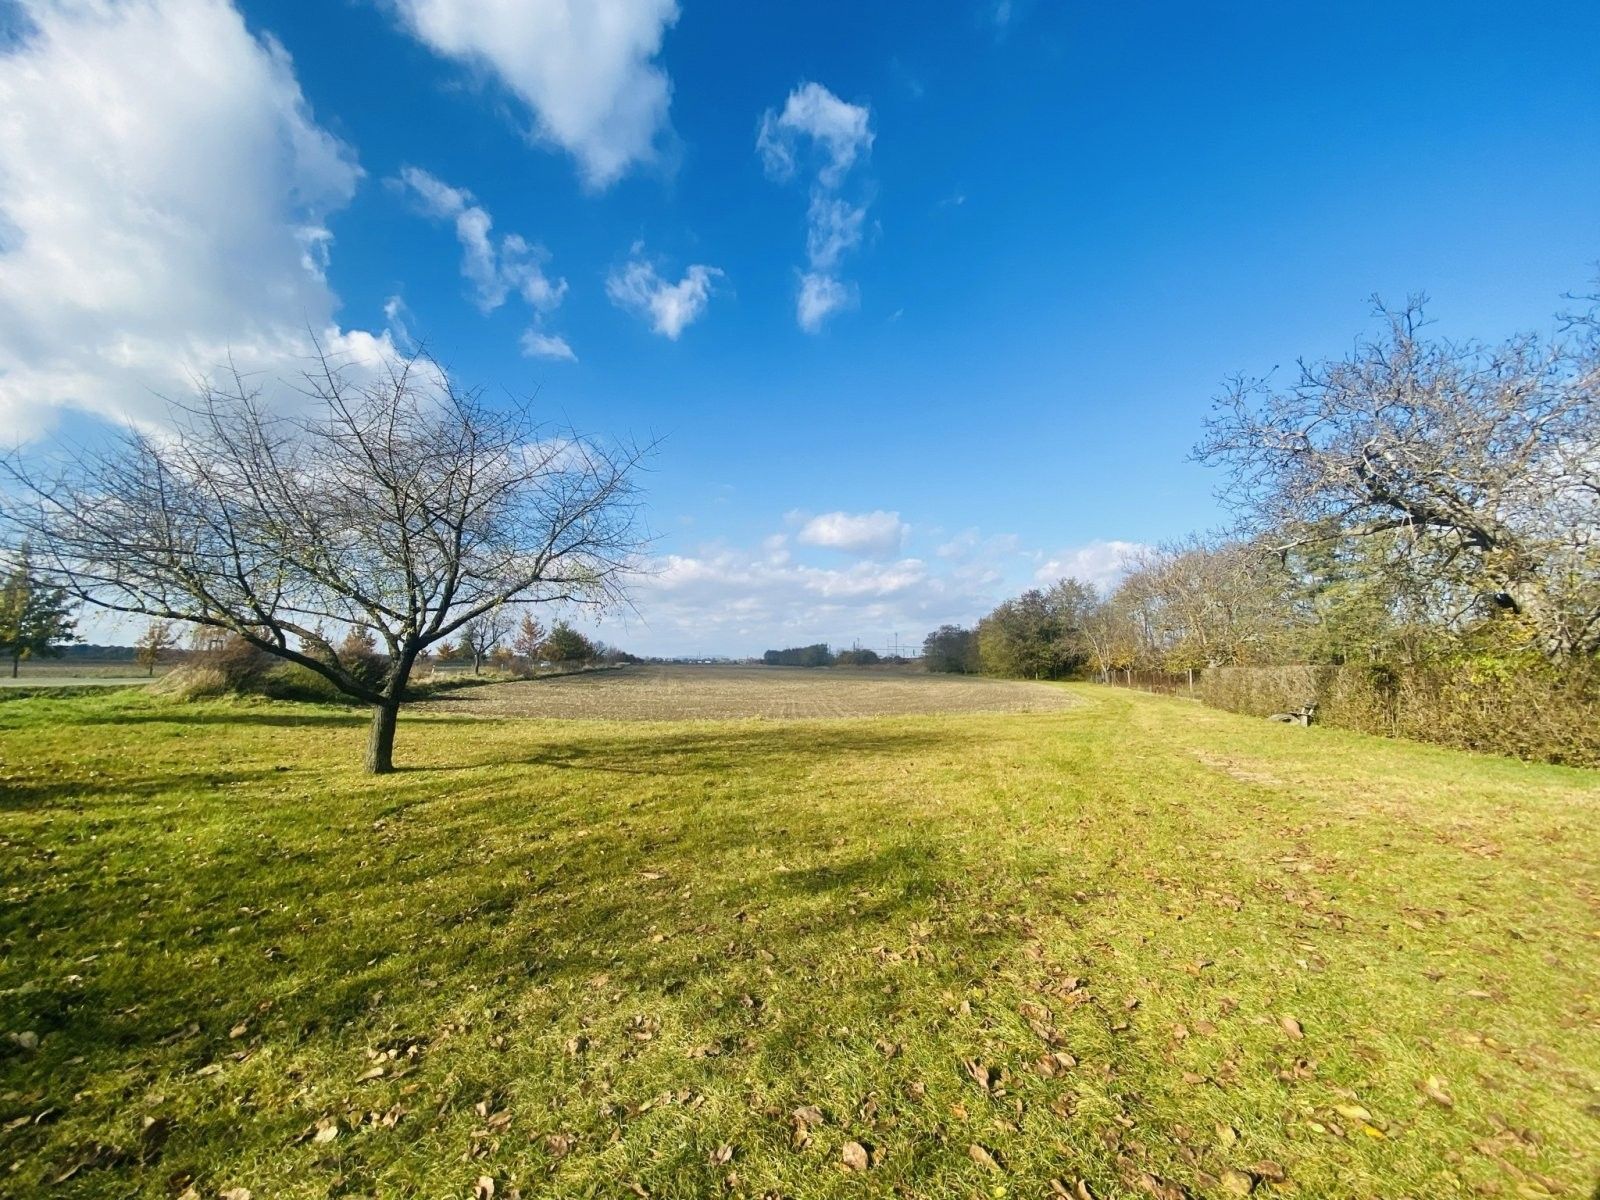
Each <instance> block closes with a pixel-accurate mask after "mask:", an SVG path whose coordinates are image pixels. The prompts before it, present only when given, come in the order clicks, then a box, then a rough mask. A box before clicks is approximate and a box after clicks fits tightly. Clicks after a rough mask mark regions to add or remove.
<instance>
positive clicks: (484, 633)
mask: <svg viewBox="0 0 1600 1200" xmlns="http://www.w3.org/2000/svg"><path fill="white" fill-rule="evenodd" d="M510 630H511V613H510V612H509V611H508V610H506V609H500V608H497V609H491V610H490V611H489V612H486V613H484V614H483V615H482V616H480V617H475V618H474V619H473V620H471V621H468V622H467V623H466V624H465V625H463V626H462V627H461V648H462V650H463V651H464V652H465V653H466V655H467V657H469V658H471V659H472V673H473V674H474V675H480V674H482V673H483V664H484V663H485V662H486V661H487V660H488V659H489V658H490V656H492V655H493V654H494V652H495V650H496V648H497V647H498V646H499V645H500V643H501V642H502V641H503V640H504V639H505V636H506V634H507V633H508V632H510Z"/></svg>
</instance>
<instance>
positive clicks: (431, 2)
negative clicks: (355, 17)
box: [391, 0, 678, 188]
mask: <svg viewBox="0 0 1600 1200" xmlns="http://www.w3.org/2000/svg"><path fill="white" fill-rule="evenodd" d="M391 3H392V5H393V9H394V11H395V13H396V14H397V15H398V16H399V18H400V23H401V25H402V26H403V27H404V28H405V29H406V30H407V31H408V32H409V33H410V34H411V35H412V36H413V37H415V38H416V39H417V40H418V41H420V42H422V43H423V44H424V45H425V46H427V47H428V48H429V49H431V50H432V51H433V52H434V53H436V54H438V55H440V56H442V57H444V58H448V59H451V60H453V61H455V62H459V63H462V64H464V65H466V66H468V67H471V68H473V69H474V70H478V71H482V72H485V73H487V74H489V75H491V76H492V77H494V78H495V79H497V80H499V81H500V82H501V83H502V84H503V85H504V86H505V87H507V88H508V89H509V90H510V91H511V92H512V93H513V94H514V95H515V96H516V97H517V98H518V99H520V100H521V101H522V103H523V104H525V105H526V106H527V108H528V110H529V112H530V114H531V116H532V118H533V125H532V128H531V130H530V131H529V132H530V134H531V136H533V137H534V138H535V139H537V140H538V141H541V142H545V143H548V144H551V145H555V146H559V147H560V148H561V149H563V150H565V151H567V152H568V153H569V154H571V155H572V156H573V158H574V159H576V160H577V163H578V169H579V173H580V175H581V176H582V178H583V180H584V182H585V183H586V184H587V185H588V186H590V187H593V188H604V187H606V186H607V185H609V184H611V183H613V182H615V181H616V180H617V179H618V178H620V177H621V176H622V175H623V174H624V173H625V172H626V171H627V170H628V169H629V167H631V166H632V165H633V164H634V163H637V162H648V161H650V160H652V159H653V158H654V157H655V141H656V137H657V135H658V134H659V133H660V132H661V131H662V129H664V128H665V126H666V124H667V108H668V104H669V102H670V100H671V95H672V85H671V82H670V80H669V79H668V78H667V74H666V72H665V71H663V70H662V69H661V68H660V67H659V66H657V65H656V64H655V61H654V60H655V58H656V56H657V55H658V54H659V53H660V51H661V41H662V38H663V36H664V35H665V33H666V30H667V29H668V27H669V26H671V25H672V24H673V23H674V22H675V21H676V20H677V19H678V5H677V3H676V0H391Z"/></svg>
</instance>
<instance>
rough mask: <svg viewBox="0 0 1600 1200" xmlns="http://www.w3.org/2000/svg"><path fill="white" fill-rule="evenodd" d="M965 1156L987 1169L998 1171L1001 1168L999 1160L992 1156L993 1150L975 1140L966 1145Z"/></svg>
mask: <svg viewBox="0 0 1600 1200" xmlns="http://www.w3.org/2000/svg"><path fill="white" fill-rule="evenodd" d="M967 1157H968V1158H970V1159H971V1160H972V1161H973V1162H975V1163H977V1164H978V1165H979V1166H980V1167H983V1168H985V1169H987V1170H990V1171H998V1170H1000V1169H1001V1167H1000V1160H999V1159H998V1158H996V1157H995V1156H994V1151H993V1150H990V1149H989V1148H988V1147H987V1146H980V1145H978V1143H977V1142H973V1143H972V1145H970V1146H968V1147H967Z"/></svg>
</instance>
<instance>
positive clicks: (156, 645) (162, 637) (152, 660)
mask: <svg viewBox="0 0 1600 1200" xmlns="http://www.w3.org/2000/svg"><path fill="white" fill-rule="evenodd" d="M177 644H178V629H177V626H175V625H174V624H173V623H172V622H171V621H151V622H150V623H149V624H148V625H146V626H145V627H144V632H143V633H141V634H140V635H139V640H138V641H137V642H135V643H134V659H135V660H136V661H137V662H138V664H139V665H140V666H141V667H143V668H144V669H145V673H146V674H148V675H152V676H153V675H155V673H156V665H157V664H158V663H160V661H161V656H162V655H163V654H165V653H166V652H167V651H168V650H171V649H172V648H173V647H174V646H176V645H177Z"/></svg>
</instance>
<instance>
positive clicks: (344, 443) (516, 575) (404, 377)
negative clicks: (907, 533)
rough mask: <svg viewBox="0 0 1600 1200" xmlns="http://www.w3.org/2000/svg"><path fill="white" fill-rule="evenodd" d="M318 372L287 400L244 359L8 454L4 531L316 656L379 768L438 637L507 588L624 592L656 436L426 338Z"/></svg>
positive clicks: (112, 599)
mask: <svg viewBox="0 0 1600 1200" xmlns="http://www.w3.org/2000/svg"><path fill="white" fill-rule="evenodd" d="M301 390H302V391H303V392H304V393H305V395H306V400H307V402H306V403H305V404H301V405H298V406H294V407H292V408H290V409H288V410H285V409H283V408H281V407H279V406H276V405H270V404H267V403H265V402H264V401H263V400H262V398H261V396H260V395H259V393H258V392H257V391H256V390H254V389H253V387H252V386H251V385H249V384H247V383H246V382H245V381H244V380H243V379H242V378H241V377H239V376H237V375H235V376H233V377H231V378H230V379H228V380H227V381H225V382H224V383H222V384H221V385H216V386H214V385H212V384H209V383H207V384H203V385H202V386H201V387H200V388H199V389H198V391H197V394H196V395H195V397H194V398H193V399H192V400H191V401H189V402H188V403H187V404H185V405H182V406H174V408H173V410H172V424H171V426H170V427H169V428H168V429H165V430H163V431H161V432H159V433H157V432H153V431H143V430H139V429H136V428H132V427H129V428H128V429H126V430H124V431H122V433H121V434H120V436H118V437H112V438H110V439H108V440H105V441H103V442H101V443H98V444H97V445H96V446H95V447H93V448H90V449H84V450H79V451H76V452H67V453H65V454H64V455H63V456H61V457H58V458H56V459H55V460H54V461H50V460H42V459H40V458H37V457H35V456H33V455H29V456H27V457H24V456H23V455H22V454H21V453H13V454H11V455H8V456H0V479H3V480H4V481H5V482H6V483H7V484H8V485H9V486H8V487H7V489H6V491H7V493H8V494H7V495H6V497H5V499H4V500H3V501H0V544H5V543H9V544H11V545H13V546H15V545H18V544H19V543H21V542H22V541H24V540H29V541H31V542H32V544H33V545H34V547H35V548H36V549H37V551H38V553H39V559H40V562H41V563H42V564H43V566H42V569H41V580H42V586H44V587H46V588H47V589H50V591H49V594H52V595H58V594H64V595H65V596H66V597H67V598H69V599H72V600H75V601H80V602H87V603H91V604H95V605H99V606H101V607H103V608H106V609H109V610H112V611H115V612H124V613H137V614H141V615H144V616H147V617H153V618H156V619H157V620H176V621H187V622H191V623H194V624H197V625H205V626H210V627H212V628H217V629H223V630H227V631H230V632H231V633H233V634H235V635H237V636H238V637H239V638H241V639H243V640H244V641H245V642H247V643H249V644H250V645H252V646H254V647H256V648H258V649H259V650H260V651H263V652H265V653H267V654H271V655H275V656H277V657H279V658H283V659H287V660H289V661H291V662H295V663H298V664H300V665H301V666H303V667H305V668H307V669H308V670H311V671H314V672H316V673H317V674H319V675H321V676H322V677H323V678H325V679H326V680H327V681H328V682H329V683H330V684H332V685H333V686H334V687H335V688H337V689H338V690H339V691H340V692H342V693H344V694H345V695H348V696H350V697H352V698H354V699H356V700H359V701H362V702H364V703H366V704H368V705H370V706H371V709H372V725H371V731H370V734H369V737H368V743H367V755H366V765H367V769H368V770H369V771H373V772H382V771H389V770H392V769H393V755H394V734H395V724H396V718H397V717H398V715H399V711H400V707H401V704H402V703H403V701H404V700H405V697H406V685H407V682H408V680H409V679H410V676H411V670H412V667H413V665H414V664H415V663H416V662H417V660H418V658H419V657H420V655H421V654H422V652H423V651H424V650H425V649H427V648H428V647H429V646H431V645H433V644H434V643H436V642H440V641H443V640H445V639H447V638H451V637H454V636H456V635H457V634H458V633H459V632H460V631H461V629H462V627H463V626H465V625H467V624H468V623H469V622H472V621H474V620H477V619H479V618H482V617H484V616H485V615H486V614H489V613H491V612H494V611H495V610H497V609H500V608H502V607H504V606H506V605H508V604H522V603H547V602H550V603H556V602H559V603H575V604H592V605H596V606H601V605H604V604H607V603H610V602H613V601H615V600H617V599H619V598H620V596H621V591H622V580H623V579H624V578H625V572H626V571H627V570H628V569H629V567H630V566H631V565H632V563H633V561H634V557H635V554H636V552H637V550H638V547H639V546H640V544H641V540H640V537H639V535H638V532H637V522H636V518H637V503H636V501H635V486H634V478H635V474H636V468H637V467H638V465H639V463H640V460H641V457H642V455H641V454H640V452H638V451H634V450H622V451H612V450H609V449H607V448H605V447H603V446H601V445H599V444H597V443H594V442H592V441H589V440H586V439H583V438H580V437H576V436H573V435H570V434H566V435H563V436H552V434H551V432H550V431H549V430H547V429H545V428H544V427H542V426H540V425H539V424H537V423H536V422H535V420H534V418H533V416H532V414H531V412H530V411H529V409H528V408H527V407H526V406H524V405H521V404H517V403H507V402H505V401H501V400H498V399H497V401H496V402H495V403H494V404H493V405H491V404H488V403H486V402H485V401H484V400H483V399H482V398H481V397H480V396H479V394H478V393H476V392H472V391H464V390H462V389H461V388H459V387H458V386H456V384H455V383H454V382H453V381H452V380H451V379H450V378H449V377H448V376H447V375H446V373H445V372H443V371H442V370H440V369H439V368H438V367H437V366H435V365H434V364H432V363H430V362H428V361H426V360H423V359H420V358H415V359H412V360H411V361H409V362H404V363H399V364H396V365H394V366H393V367H392V368H391V369H389V370H387V371H380V372H378V373H377V374H376V375H374V374H371V373H369V374H367V375H364V376H360V377H358V376H356V375H354V374H353V373H350V372H347V371H344V370H341V369H340V367H339V366H338V365H337V364H335V363H333V362H331V361H328V360H324V361H323V362H322V364H321V366H320V367H319V368H318V369H317V370H316V371H314V372H313V373H311V374H309V375H308V376H306V377H305V379H304V381H303V384H302V388H301ZM323 620H328V621H333V622H337V623H338V624H341V625H361V626H364V627H366V628H368V629H370V630H371V631H372V632H373V633H374V634H375V635H376V637H377V639H378V641H379V643H380V644H381V647H382V651H383V656H384V667H383V670H382V673H381V675H380V676H379V677H378V678H377V679H367V678H363V677H362V675H361V674H360V673H358V672H356V671H353V670H351V669H350V668H349V667H347V666H346V665H345V664H344V663H343V662H341V661H340V659H339V657H338V655H337V654H336V653H334V652H333V651H332V648H331V647H328V646H326V638H321V642H322V643H323V644H322V645H321V646H318V644H317V643H318V640H319V635H317V634H315V633H313V626H314V625H315V624H316V623H317V622H319V621H323ZM308 643H309V646H308ZM43 644H48V642H46V643H43ZM314 651H322V652H314Z"/></svg>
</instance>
